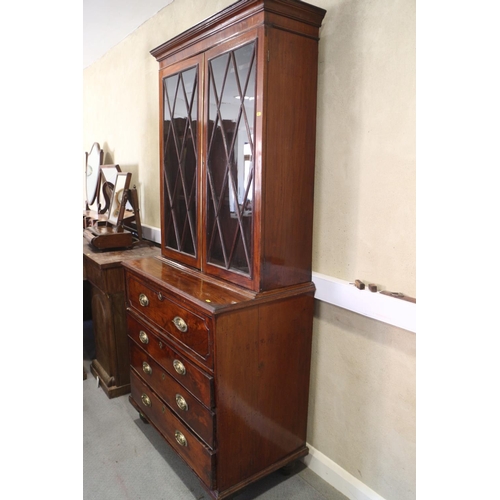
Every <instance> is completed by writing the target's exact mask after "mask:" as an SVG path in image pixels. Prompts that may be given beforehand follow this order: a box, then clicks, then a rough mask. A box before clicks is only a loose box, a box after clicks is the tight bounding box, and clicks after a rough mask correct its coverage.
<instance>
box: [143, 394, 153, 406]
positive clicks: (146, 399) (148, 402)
mask: <svg viewBox="0 0 500 500" xmlns="http://www.w3.org/2000/svg"><path fill="white" fill-rule="evenodd" d="M141 400H142V404H143V405H144V406H151V399H149V396H148V395H147V394H143V395H142V396H141Z"/></svg>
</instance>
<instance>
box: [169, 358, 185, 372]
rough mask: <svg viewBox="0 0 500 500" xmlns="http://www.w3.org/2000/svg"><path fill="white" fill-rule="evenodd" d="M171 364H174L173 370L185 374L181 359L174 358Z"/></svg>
mask: <svg viewBox="0 0 500 500" xmlns="http://www.w3.org/2000/svg"><path fill="white" fill-rule="evenodd" d="M172 364H173V365H174V370H175V371H176V372H177V373H178V374H179V375H186V367H185V366H184V365H183V364H182V362H181V361H179V360H178V359H174V361H173V363H172Z"/></svg>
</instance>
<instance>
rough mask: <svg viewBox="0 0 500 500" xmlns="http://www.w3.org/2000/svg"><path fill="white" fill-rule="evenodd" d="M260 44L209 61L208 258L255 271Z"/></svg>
mask: <svg viewBox="0 0 500 500" xmlns="http://www.w3.org/2000/svg"><path fill="white" fill-rule="evenodd" d="M255 71H256V70H255V42H252V43H250V44H247V45H244V46H242V47H239V48H238V49H236V50H233V51H230V52H226V53H224V54H222V55H220V56H218V57H216V58H214V59H211V60H210V61H209V62H208V79H209V110H208V139H207V184H208V185H207V189H208V218H207V228H206V230H207V260H208V262H210V263H211V264H215V265H217V266H220V267H223V268H225V269H231V270H234V271H239V272H242V273H244V274H247V275H249V274H250V272H251V269H252V253H251V252H252V248H251V241H252V231H253V205H252V204H253V199H254V196H253V190H254V182H253V178H254V162H253V158H254V120H255V85H256V74H255Z"/></svg>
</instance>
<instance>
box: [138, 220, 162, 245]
mask: <svg viewBox="0 0 500 500" xmlns="http://www.w3.org/2000/svg"><path fill="white" fill-rule="evenodd" d="M141 227H142V237H143V238H144V239H145V240H148V241H154V242H155V243H161V232H160V229H159V228H157V227H152V226H146V225H145V224H142V226H141Z"/></svg>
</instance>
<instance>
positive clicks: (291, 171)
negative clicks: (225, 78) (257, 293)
mask: <svg viewBox="0 0 500 500" xmlns="http://www.w3.org/2000/svg"><path fill="white" fill-rule="evenodd" d="M268 46H269V62H268V63H267V92H268V94H267V97H266V103H267V109H266V112H267V118H266V127H267V144H266V150H265V157H264V158H265V160H264V164H263V177H264V186H265V188H264V191H263V197H264V198H263V205H264V206H263V210H264V217H263V242H264V259H263V272H262V274H261V276H262V280H261V289H263V290H268V289H271V288H273V287H280V286H286V285H291V284H293V283H305V282H307V281H310V280H311V259H312V222H313V207H314V202H313V194H314V164H315V148H316V94H317V71H318V42H317V41H316V40H314V39H312V38H308V37H305V36H300V35H297V34H294V33H290V32H287V31H283V30H279V29H269V30H268Z"/></svg>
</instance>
